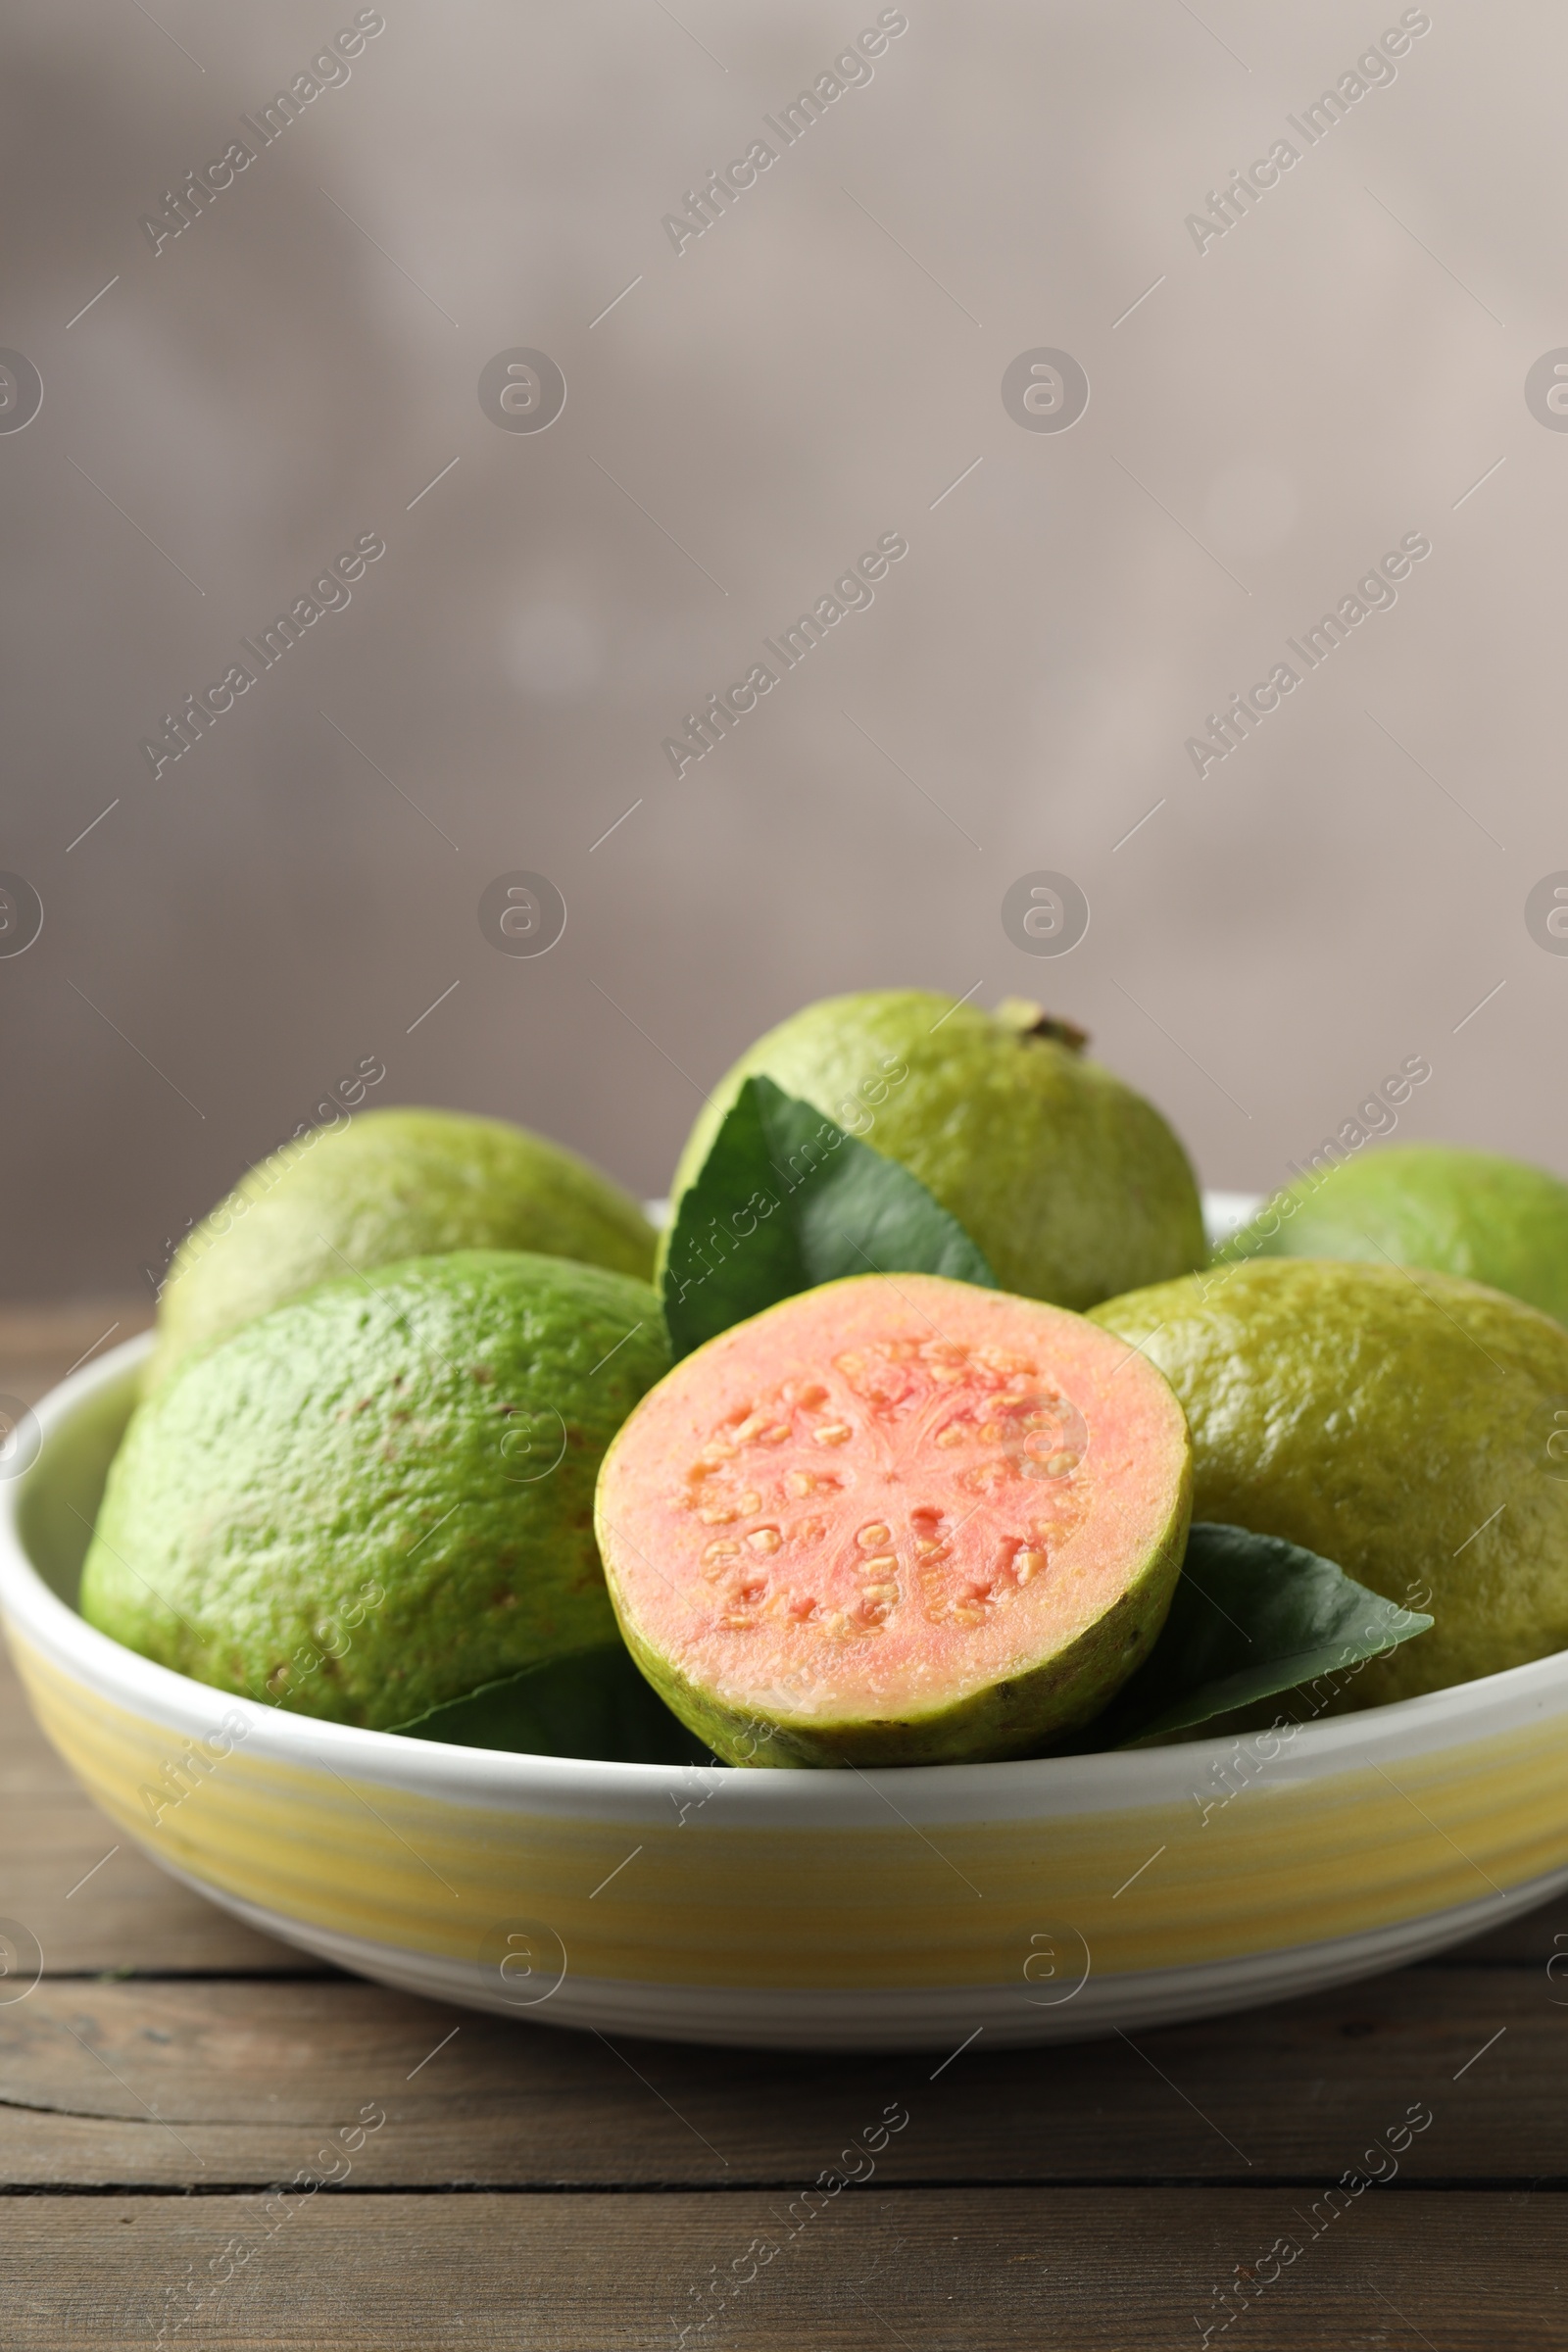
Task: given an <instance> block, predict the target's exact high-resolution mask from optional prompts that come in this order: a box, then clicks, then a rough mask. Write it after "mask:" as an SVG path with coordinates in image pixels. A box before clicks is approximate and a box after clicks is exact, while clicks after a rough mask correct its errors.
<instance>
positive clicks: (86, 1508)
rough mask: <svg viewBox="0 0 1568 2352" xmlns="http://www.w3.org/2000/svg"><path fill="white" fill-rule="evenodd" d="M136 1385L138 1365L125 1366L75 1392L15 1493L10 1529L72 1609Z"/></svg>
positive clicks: (53, 1590) (132, 1406)
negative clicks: (74, 1399) (83, 1393)
mask: <svg viewBox="0 0 1568 2352" xmlns="http://www.w3.org/2000/svg"><path fill="white" fill-rule="evenodd" d="M140 1389H141V1365H140V1362H139V1361H138V1362H135V1363H129V1364H126V1365H125V1366H124V1368H123V1370H122V1371H121V1372H119V1373H118V1374H116V1376H115V1377H114V1378H113V1379H112V1380H110V1381H108V1382H106V1383H105V1384H104V1385H103V1386H102V1387H101V1388H94V1389H92V1390H91V1391H90V1392H89V1393H88V1394H87V1395H86V1396H84V1397H80V1398H79V1399H78V1401H77V1402H76V1404H75V1406H74V1408H73V1410H72V1411H71V1412H69V1413H67V1414H65V1415H64V1416H63V1417H62V1418H61V1419H59V1420H57V1421H55V1422H54V1423H53V1425H52V1426H51V1427H50V1428H49V1430H48V1432H47V1434H46V1436H45V1438H44V1441H43V1448H42V1452H41V1454H40V1457H39V1459H38V1461H37V1463H36V1464H35V1466H34V1468H33V1471H32V1474H31V1475H30V1476H29V1477H27V1478H26V1479H25V1480H24V1481H23V1483H22V1490H21V1493H20V1494H19V1495H18V1497H17V1533H18V1535H19V1536H20V1537H21V1539H22V1544H23V1547H24V1549H25V1552H26V1554H27V1557H28V1559H29V1560H30V1561H31V1562H32V1564H33V1566H34V1568H35V1569H36V1570H37V1571H38V1574H39V1575H40V1576H41V1577H42V1579H43V1581H44V1583H45V1584H46V1585H47V1586H48V1587H49V1590H50V1592H51V1593H54V1594H55V1596H56V1598H57V1599H59V1600H63V1601H64V1602H65V1604H66V1606H67V1607H68V1608H70V1609H73V1608H74V1607H75V1606H76V1596H77V1593H78V1591H79V1589H80V1585H81V1564H82V1561H83V1560H84V1559H85V1558H86V1556H87V1546H88V1544H90V1543H91V1541H92V1531H93V1524H94V1521H95V1520H96V1519H97V1516H98V1505H99V1503H100V1502H101V1501H102V1499H103V1492H104V1481H105V1480H106V1479H107V1478H108V1476H109V1465H110V1463H111V1462H112V1461H113V1460H114V1458H115V1455H116V1454H117V1452H118V1451H119V1450H120V1441H121V1439H122V1438H123V1436H124V1434H125V1424H126V1423H127V1422H128V1421H129V1419H130V1416H131V1414H132V1413H133V1412H134V1410H135V1408H136V1399H137V1397H138V1395H139V1393H140Z"/></svg>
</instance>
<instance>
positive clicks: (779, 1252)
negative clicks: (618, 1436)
mask: <svg viewBox="0 0 1568 2352" xmlns="http://www.w3.org/2000/svg"><path fill="white" fill-rule="evenodd" d="M846 1274H946V1275H948V1276H950V1277H951V1278H952V1279H953V1280H954V1281H956V1282H973V1283H978V1284H980V1285H982V1286H983V1287H984V1288H985V1289H987V1290H995V1289H996V1287H997V1278H996V1276H995V1275H994V1274H993V1273H992V1271H991V1268H990V1266H989V1265H988V1264H987V1263H986V1260H985V1258H984V1256H983V1255H982V1254H981V1252H980V1250H978V1249H977V1248H976V1246H975V1244H974V1243H973V1242H972V1241H971V1240H970V1239H969V1236H968V1235H967V1234H966V1233H965V1232H964V1230H963V1227H962V1226H961V1225H960V1224H959V1223H958V1221H957V1219H956V1217H951V1216H949V1214H948V1212H947V1210H946V1209H945V1208H941V1207H939V1206H938V1204H937V1202H936V1201H934V1200H933V1199H932V1198H931V1195H930V1194H929V1193H928V1192H927V1191H926V1189H925V1186H924V1185H923V1184H922V1183H921V1182H920V1180H919V1178H918V1177H917V1176H911V1175H910V1173H909V1171H908V1169H907V1168H902V1167H900V1166H899V1164H898V1162H897V1160H892V1159H887V1158H884V1156H883V1154H882V1153H881V1152H873V1151H872V1149H871V1147H870V1146H869V1144H862V1143H860V1142H858V1140H857V1138H856V1137H854V1136H853V1135H850V1134H848V1133H846V1131H845V1129H844V1128H842V1127H840V1126H837V1125H836V1124H835V1122H834V1121H833V1120H832V1119H825V1118H824V1117H823V1116H822V1114H821V1112H820V1111H819V1110H816V1109H813V1107H812V1105H811V1104H810V1103H801V1102H798V1101H797V1100H796V1098H795V1097H794V1096H793V1095H786V1094H784V1093H782V1092H781V1091H780V1089H779V1088H778V1087H776V1086H775V1085H774V1084H773V1081H772V1080H771V1078H748V1079H747V1080H746V1082H745V1084H744V1085H743V1086H742V1088H741V1091H740V1093H739V1095H738V1096H737V1097H736V1099H735V1102H734V1104H733V1105H732V1107H731V1109H730V1110H729V1112H728V1114H727V1116H726V1117H725V1120H724V1123H723V1125H722V1126H721V1127H720V1129H719V1131H718V1134H717V1135H716V1136H715V1137H714V1139H713V1147H712V1150H711V1152H709V1154H708V1157H707V1159H706V1160H705V1161H704V1162H703V1167H702V1172H701V1174H700V1175H699V1176H698V1178H697V1181H696V1183H695V1184H693V1185H692V1186H691V1187H690V1188H689V1190H688V1191H687V1192H685V1193H684V1194H683V1195H682V1197H681V1200H680V1203H679V1206H678V1208H677V1211H676V1216H675V1225H674V1230H673V1232H672V1233H671V1235H670V1243H669V1250H668V1254H667V1256H666V1259H665V1264H664V1318H665V1321H666V1322H667V1323H668V1325H669V1337H670V1345H671V1347H672V1348H673V1349H674V1352H675V1355H676V1356H677V1357H680V1356H683V1355H689V1354H690V1353H691V1350H692V1349H693V1348H700V1347H701V1346H702V1344H703V1342H704V1341H705V1340H711V1339H713V1338H714V1337H715V1336H716V1335H717V1334H718V1333H719V1332H721V1331H727V1330H728V1329H729V1327H730V1325H731V1324H732V1323H742V1322H744V1321H745V1320H746V1318H747V1317H748V1316H750V1315H756V1314H760V1312H761V1310H762V1308H763V1307H764V1306H772V1305H773V1304H774V1303H775V1302H776V1301H777V1300H778V1299H789V1298H792V1297H793V1296H794V1294H795V1293H796V1292H797V1291H809V1290H811V1289H814V1287H815V1286H816V1284H817V1283H819V1282H837V1281H838V1280H839V1279H840V1277H841V1276H843V1275H846Z"/></svg>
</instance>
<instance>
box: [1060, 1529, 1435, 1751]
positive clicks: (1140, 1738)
mask: <svg viewBox="0 0 1568 2352" xmlns="http://www.w3.org/2000/svg"><path fill="white" fill-rule="evenodd" d="M1431 1623H1432V1619H1431V1618H1430V1617H1423V1616H1422V1615H1421V1613H1420V1611H1419V1610H1418V1609H1406V1608H1401V1607H1399V1605H1398V1604H1397V1602H1395V1601H1392V1600H1385V1599H1384V1598H1383V1595H1382V1594H1381V1593H1371V1592H1369V1591H1368V1590H1367V1588H1366V1586H1365V1585H1358V1584H1357V1583H1356V1581H1355V1579H1354V1578H1353V1577H1349V1576H1347V1575H1346V1573H1345V1571H1344V1569H1343V1568H1340V1567H1338V1566H1336V1564H1335V1562H1334V1561H1333V1560H1325V1559H1322V1558H1320V1557H1319V1555H1318V1553H1316V1552H1315V1551H1303V1550H1302V1548H1301V1546H1300V1545H1299V1544H1286V1543H1282V1542H1281V1541H1280V1539H1279V1538H1278V1537H1276V1536H1254V1535H1253V1534H1252V1533H1251V1531H1250V1529H1249V1528H1245V1527H1221V1526H1217V1525H1215V1524H1213V1523H1211V1522H1202V1521H1200V1522H1198V1523H1197V1524H1195V1526H1194V1528H1193V1531H1192V1533H1191V1535H1190V1536H1189V1538H1188V1541H1187V1555H1186V1558H1185V1560H1184V1561H1183V1563H1182V1573H1181V1576H1180V1579H1179V1580H1178V1582H1177V1586H1176V1593H1175V1597H1174V1599H1173V1600H1172V1602H1171V1606H1170V1614H1169V1616H1168V1617H1167V1618H1166V1620H1165V1623H1164V1626H1163V1628H1162V1630H1161V1632H1160V1635H1159V1639H1158V1641H1157V1642H1155V1643H1154V1646H1153V1648H1152V1650H1151V1651H1150V1653H1149V1655H1148V1657H1147V1658H1146V1659H1145V1660H1144V1663H1143V1664H1142V1666H1140V1667H1139V1669H1138V1671H1137V1673H1136V1674H1135V1675H1134V1676H1133V1677H1132V1679H1131V1680H1130V1681H1129V1682H1127V1683H1124V1684H1123V1686H1122V1688H1121V1690H1120V1691H1118V1692H1117V1693H1116V1696H1115V1697H1114V1698H1113V1699H1112V1701H1111V1703H1110V1705H1109V1706H1108V1707H1107V1708H1106V1710H1105V1712H1104V1714H1103V1715H1102V1716H1101V1717H1100V1718H1099V1720H1098V1721H1097V1722H1096V1723H1094V1724H1093V1725H1091V1726H1090V1728H1089V1731H1088V1732H1087V1733H1086V1734H1085V1735H1084V1742H1083V1743H1084V1744H1085V1745H1087V1744H1089V1743H1090V1742H1092V1743H1093V1745H1094V1746H1095V1747H1097V1748H1107V1747H1142V1746H1148V1745H1152V1744H1154V1743H1155V1742H1157V1741H1159V1740H1170V1739H1173V1738H1175V1737H1177V1736H1178V1735H1180V1734H1183V1733H1186V1732H1190V1731H1191V1730H1192V1729H1193V1727H1194V1726H1195V1725H1197V1724H1201V1723H1207V1722H1209V1721H1210V1720H1211V1719H1212V1718H1214V1717H1215V1716H1220V1715H1225V1716H1229V1715H1233V1714H1235V1713H1236V1712H1237V1711H1238V1710H1240V1709H1243V1708H1248V1707H1251V1706H1254V1705H1256V1704H1257V1703H1258V1702H1259V1701H1260V1700H1262V1699H1265V1698H1273V1697H1276V1696H1277V1695H1278V1694H1279V1693H1280V1692H1281V1691H1294V1690H1296V1689H1297V1688H1298V1687H1299V1685H1301V1684H1304V1683H1311V1682H1314V1681H1316V1680H1317V1679H1318V1678H1319V1677H1320V1676H1332V1677H1334V1678H1336V1680H1335V1683H1334V1684H1333V1685H1332V1686H1331V1688H1330V1690H1329V1691H1326V1692H1325V1693H1323V1698H1324V1703H1327V1699H1328V1697H1329V1696H1331V1695H1332V1694H1333V1692H1334V1691H1335V1690H1337V1689H1338V1688H1339V1687H1340V1683H1339V1678H1342V1677H1347V1676H1348V1669H1350V1668H1352V1667H1355V1666H1357V1665H1359V1664H1361V1663H1362V1662H1363V1660H1365V1659H1367V1658H1371V1657H1374V1656H1376V1655H1377V1654H1378V1652H1379V1651H1384V1650H1388V1649H1391V1648H1393V1647H1394V1646H1395V1645H1396V1644H1397V1642H1408V1641H1409V1640H1410V1638H1411V1637H1412V1635H1415V1634H1424V1633H1425V1632H1426V1630H1427V1628H1428V1627H1429V1626H1430V1625H1431Z"/></svg>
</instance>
